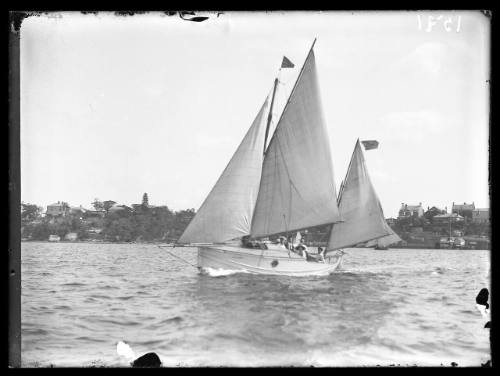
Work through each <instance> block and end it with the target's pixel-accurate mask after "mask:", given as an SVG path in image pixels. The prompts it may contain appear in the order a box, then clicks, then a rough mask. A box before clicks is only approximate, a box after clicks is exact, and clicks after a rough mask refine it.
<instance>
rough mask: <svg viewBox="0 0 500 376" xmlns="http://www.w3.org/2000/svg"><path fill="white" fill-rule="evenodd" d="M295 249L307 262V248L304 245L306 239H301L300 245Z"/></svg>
mask: <svg viewBox="0 0 500 376" xmlns="http://www.w3.org/2000/svg"><path fill="white" fill-rule="evenodd" d="M295 249H296V250H297V251H299V255H301V256H302V257H303V258H305V259H306V260H307V246H306V245H305V243H304V239H300V242H299V245H297V246H296V247H295Z"/></svg>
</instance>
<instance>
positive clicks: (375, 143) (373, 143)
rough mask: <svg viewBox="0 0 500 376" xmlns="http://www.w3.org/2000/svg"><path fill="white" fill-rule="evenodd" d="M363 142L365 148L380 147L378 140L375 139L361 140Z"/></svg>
mask: <svg viewBox="0 0 500 376" xmlns="http://www.w3.org/2000/svg"><path fill="white" fill-rule="evenodd" d="M361 143H362V144H363V145H364V147H365V150H372V149H377V148H378V141H375V140H367V141H361Z"/></svg>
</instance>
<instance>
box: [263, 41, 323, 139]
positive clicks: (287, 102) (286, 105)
mask: <svg viewBox="0 0 500 376" xmlns="http://www.w3.org/2000/svg"><path fill="white" fill-rule="evenodd" d="M316 39H317V38H314V41H313V43H312V45H311V48H310V49H309V52H308V53H307V56H306V59H305V60H304V64H302V68H301V69H300V73H299V75H298V76H297V79H296V80H295V84H294V85H293V89H292V91H291V92H290V95H289V96H288V100H287V101H286V104H285V107H284V108H283V111H281V115H280V118H279V120H278V123H277V124H278V125H279V123H280V122H281V118H282V117H283V114H284V113H285V112H286V109H287V108H288V105H289V104H290V99H292V95H293V93H294V91H295V88H296V87H297V84H298V83H299V81H300V78H301V77H302V73H303V72H304V68H305V66H306V62H307V58H308V57H309V54H310V53H311V51H312V49H313V47H314V44H315V43H316ZM271 106H272V104H271ZM275 133H276V130H275ZM275 133H274V134H275ZM266 134H267V133H266ZM274 134H273V137H274Z"/></svg>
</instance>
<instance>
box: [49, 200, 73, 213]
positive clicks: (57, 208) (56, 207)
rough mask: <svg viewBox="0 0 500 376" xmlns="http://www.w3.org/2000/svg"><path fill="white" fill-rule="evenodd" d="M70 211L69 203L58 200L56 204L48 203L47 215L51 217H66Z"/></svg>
mask: <svg viewBox="0 0 500 376" xmlns="http://www.w3.org/2000/svg"><path fill="white" fill-rule="evenodd" d="M68 213H69V205H68V204H67V203H65V202H61V201H57V202H56V203H54V204H51V205H47V211H46V213H45V214H46V215H47V216H49V217H59V216H62V217H64V216H65V215H66V214H68Z"/></svg>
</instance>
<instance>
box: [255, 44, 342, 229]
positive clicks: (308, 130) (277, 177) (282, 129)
mask: <svg viewBox="0 0 500 376" xmlns="http://www.w3.org/2000/svg"><path fill="white" fill-rule="evenodd" d="M335 197H336V190H335V183H334V177H333V164H332V158H331V152H330V145H329V142H328V134H327V129H326V126H325V121H324V118H323V110H322V106H321V99H320V93H319V85H318V79H317V73H316V64H315V60H314V52H313V50H312V48H311V50H310V51H309V54H308V56H307V58H306V61H305V63H304V66H303V68H302V72H301V74H300V75H299V78H298V79H297V82H296V84H295V87H294V89H293V90H292V94H291V95H290V98H289V100H288V103H287V105H286V106H285V109H284V110H283V113H282V115H281V118H280V120H279V121H278V124H277V126H276V130H275V132H274V135H273V137H272V139H271V141H270V143H269V146H268V148H267V151H266V154H265V158H264V165H263V169H262V178H261V181H260V188H259V194H258V198H257V204H256V207H255V212H254V216H253V220H252V227H251V235H252V236H253V237H262V236H268V235H272V234H277V233H283V232H287V231H294V230H298V229H303V228H307V227H313V226H318V225H323V224H329V223H334V222H336V221H338V220H339V219H340V216H339V209H338V207H337V204H336V199H335Z"/></svg>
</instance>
